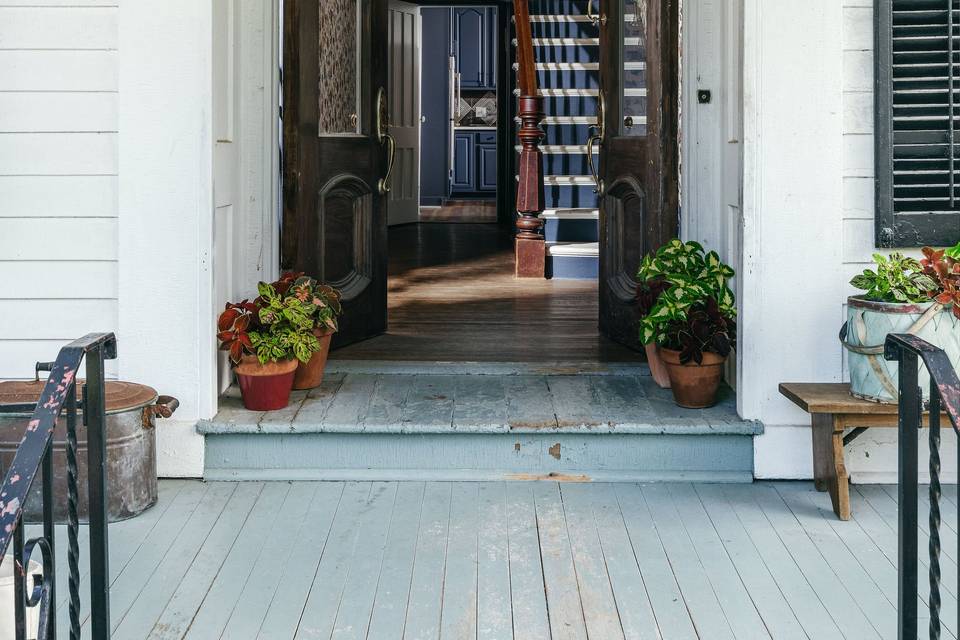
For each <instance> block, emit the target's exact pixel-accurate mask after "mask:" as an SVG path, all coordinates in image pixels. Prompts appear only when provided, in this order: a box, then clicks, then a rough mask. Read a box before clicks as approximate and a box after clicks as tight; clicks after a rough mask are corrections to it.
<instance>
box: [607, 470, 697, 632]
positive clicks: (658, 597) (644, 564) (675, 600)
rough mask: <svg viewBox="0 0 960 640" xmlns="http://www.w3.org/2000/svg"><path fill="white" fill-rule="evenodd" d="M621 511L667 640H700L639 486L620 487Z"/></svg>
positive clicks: (658, 621)
mask: <svg viewBox="0 0 960 640" xmlns="http://www.w3.org/2000/svg"><path fill="white" fill-rule="evenodd" d="M616 495H617V501H618V502H619V504H620V512H621V514H622V515H623V521H624V523H625V524H626V527H627V532H628V533H629V536H630V543H631V545H632V546H633V550H634V553H635V555H636V559H637V564H638V566H639V567H640V573H641V574H642V575H643V579H644V581H645V582H646V585H647V593H648V594H649V595H650V603H651V605H652V606H653V614H654V616H656V619H657V624H658V625H659V627H660V631H661V633H662V634H663V638H664V640H674V639H678V640H679V639H683V640H689V639H694V638H696V637H697V632H696V630H695V629H694V627H693V621H692V620H691V619H690V613H689V612H688V611H687V606H686V604H685V602H684V598H683V594H681V593H680V587H679V585H678V584H677V579H676V576H674V575H673V570H672V569H671V568H670V562H669V561H668V560H667V555H666V552H665V551H664V549H663V545H662V544H661V542H660V537H659V535H658V534H657V529H656V526H654V523H653V518H652V516H651V515H650V512H649V511H648V510H647V505H646V501H645V500H644V498H643V493H642V491H641V489H640V486H639V485H635V484H623V485H616Z"/></svg>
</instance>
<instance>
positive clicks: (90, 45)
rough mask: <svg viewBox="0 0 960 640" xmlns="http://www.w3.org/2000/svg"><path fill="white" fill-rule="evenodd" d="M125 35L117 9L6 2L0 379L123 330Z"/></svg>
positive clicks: (1, 58)
mask: <svg viewBox="0 0 960 640" xmlns="http://www.w3.org/2000/svg"><path fill="white" fill-rule="evenodd" d="M117 36H118V32H117V0H111V1H100V0H33V1H31V0H16V1H13V0H0V70H2V71H0V274H2V276H3V277H2V278H0V283H2V284H0V378H19V377H29V376H32V374H33V364H34V363H35V362H36V361H38V360H51V359H53V358H54V357H55V356H56V355H57V351H58V350H59V348H60V347H61V346H62V345H63V344H65V343H66V342H68V341H70V340H72V339H74V338H77V337H79V336H81V335H83V334H85V333H88V332H91V331H115V330H116V328H117V316H118V314H117V305H118V301H117V279H118V263H117V253H118V251H117V249H118V247H117V228H118V205H117V183H118V175H117V174H118V159H117V130H118V117H117V84H118V79H117ZM115 372H116V365H115V363H111V364H110V365H108V373H111V374H115Z"/></svg>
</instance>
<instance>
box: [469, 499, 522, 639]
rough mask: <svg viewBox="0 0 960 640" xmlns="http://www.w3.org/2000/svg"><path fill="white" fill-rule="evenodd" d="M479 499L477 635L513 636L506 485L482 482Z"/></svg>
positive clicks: (502, 637)
mask: <svg viewBox="0 0 960 640" xmlns="http://www.w3.org/2000/svg"><path fill="white" fill-rule="evenodd" d="M477 501H478V505H477V507H478V510H479V521H478V523H477V553H478V557H477V633H476V638H477V640H501V639H503V640H506V639H509V638H513V615H512V614H511V599H512V594H511V592H510V552H509V550H510V547H509V540H508V538H507V530H508V527H509V521H508V520H507V503H506V491H505V485H504V484H503V483H492V482H489V483H488V482H485V483H481V484H480V485H479V487H478V496H477Z"/></svg>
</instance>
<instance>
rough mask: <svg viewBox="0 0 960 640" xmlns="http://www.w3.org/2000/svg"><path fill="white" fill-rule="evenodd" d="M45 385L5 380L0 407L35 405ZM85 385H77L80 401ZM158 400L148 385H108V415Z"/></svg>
mask: <svg viewBox="0 0 960 640" xmlns="http://www.w3.org/2000/svg"><path fill="white" fill-rule="evenodd" d="M45 383H46V381H45V380H41V381H39V382H35V381H33V380H29V381H26V380H5V381H3V382H0V405H4V404H26V403H35V402H36V401H37V400H39V399H40V393H41V391H43V385H44V384H45ZM83 384H84V381H83V380H80V381H78V383H77V399H78V400H79V399H80V398H81V397H82V396H81V395H80V394H81V393H82V392H81V390H80V388H81V387H82V386H83ZM156 400H157V392H156V391H155V390H154V389H153V388H151V387H148V386H146V385H143V384H137V383H136V382H120V381H117V380H109V381H107V383H106V401H107V413H108V414H109V413H122V412H124V411H131V410H133V409H139V408H141V407H145V406H147V405H149V404H153V403H154V402H156ZM31 413H32V412H26V413H20V412H18V413H0V416H17V415H30V414H31Z"/></svg>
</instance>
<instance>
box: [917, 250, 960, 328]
mask: <svg viewBox="0 0 960 640" xmlns="http://www.w3.org/2000/svg"><path fill="white" fill-rule="evenodd" d="M923 256H924V257H923V260H921V261H920V264H922V265H923V270H924V273H925V274H927V275H928V276H930V277H931V278H933V279H934V280H935V281H936V282H937V283H938V284H939V285H940V290H939V291H931V292H930V297H931V298H933V299H934V300H935V301H936V302H939V303H940V304H942V305H945V306H951V305H952V306H953V315H954V316H955V317H956V318H957V319H960V260H958V259H957V258H954V257H952V256H951V255H950V254H949V253H948V252H947V251H946V250H944V249H933V248H931V247H924V248H923Z"/></svg>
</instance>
